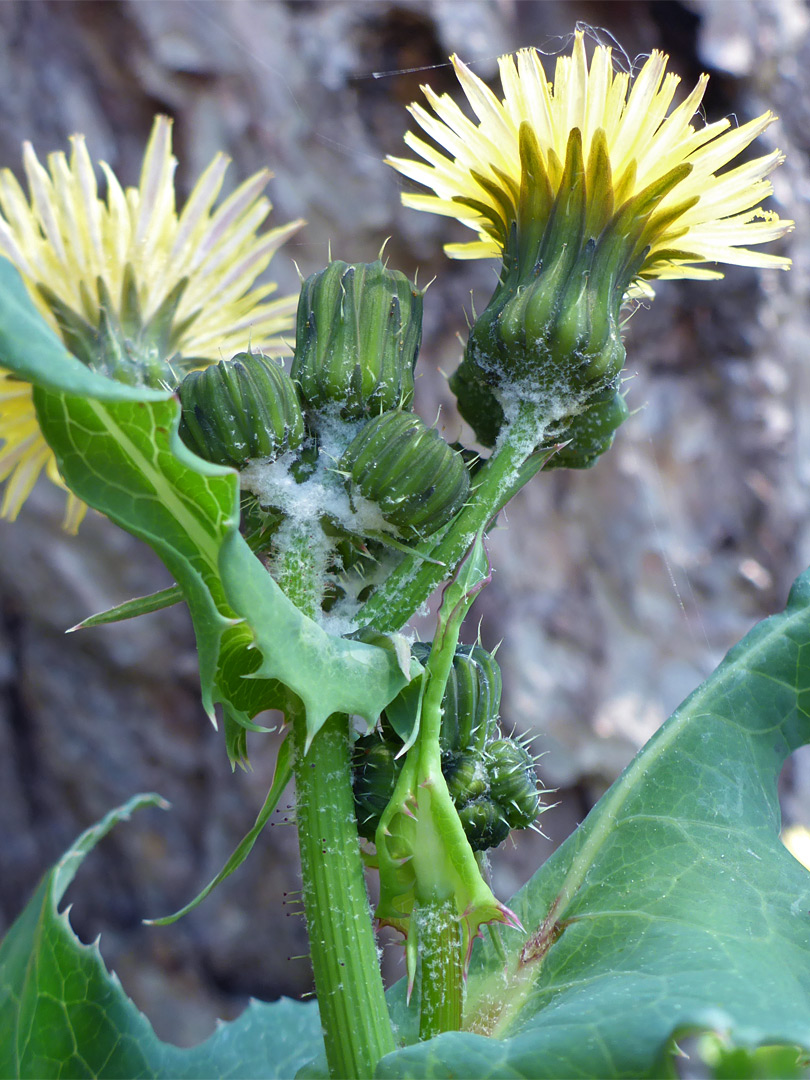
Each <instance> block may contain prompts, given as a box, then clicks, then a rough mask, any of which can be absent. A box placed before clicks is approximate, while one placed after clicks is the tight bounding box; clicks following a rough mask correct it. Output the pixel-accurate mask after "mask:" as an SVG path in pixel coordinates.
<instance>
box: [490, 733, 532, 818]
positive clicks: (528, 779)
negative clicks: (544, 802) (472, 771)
mask: <svg viewBox="0 0 810 1080" xmlns="http://www.w3.org/2000/svg"><path fill="white" fill-rule="evenodd" d="M486 749H487V773H488V774H489V790H490V797H491V798H492V799H493V801H494V802H496V803H497V804H498V806H499V807H500V808H501V812H502V814H503V817H504V818H505V820H506V821H507V822H508V825H509V827H510V828H512V829H526V828H528V827H529V825H531V824H532V822H533V821H534V819H535V818H536V817H537V814H538V812H539V810H540V791H539V785H538V782H537V773H536V772H535V771H534V760H533V759H532V756H531V754H530V753H529V752H528V750H526V748H525V747H523V746H521V745H520V743H518V742H515V740H514V739H493V741H492V742H491V743H489V745H488V746H487V748H486Z"/></svg>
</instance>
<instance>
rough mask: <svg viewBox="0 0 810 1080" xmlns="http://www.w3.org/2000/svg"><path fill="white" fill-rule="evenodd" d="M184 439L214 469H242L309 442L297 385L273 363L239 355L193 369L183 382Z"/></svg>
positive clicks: (252, 356) (244, 354) (261, 358)
mask: <svg viewBox="0 0 810 1080" xmlns="http://www.w3.org/2000/svg"><path fill="white" fill-rule="evenodd" d="M179 393H180V404H181V406H182V410H183V412H182V418H181V421H180V438H181V439H182V440H183V442H184V443H185V444H186V446H187V447H188V448H189V449H190V450H193V451H194V453H195V454H199V456H200V457H201V458H204V459H205V460H206V461H211V462H213V463H214V464H215V465H231V466H233V467H234V468H236V469H238V468H241V467H242V466H243V465H245V464H246V463H247V462H248V461H249V460H250V459H251V458H267V459H272V458H276V457H278V456H279V454H283V453H284V452H285V451H286V450H294V449H296V448H297V447H298V446H300V445H301V443H302V442H303V440H304V418H303V416H302V414H301V406H300V405H299V404H298V397H297V395H296V392H295V385H294V384H293V382H292V380H291V379H290V377H289V375H287V374H286V372H285V371H284V369H283V368H281V367H280V366H279V365H278V364H277V363H276V362H275V361H274V360H268V359H267V358H266V357H264V356H261V355H259V354H257V353H238V354H237V355H236V356H234V358H233V359H232V360H221V361H220V362H219V363H218V364H214V365H212V366H211V367H208V368H204V369H203V370H202V371H192V372H190V373H189V374H188V375H187V376H186V377H185V379H183V381H182V383H181V384H180V390H179Z"/></svg>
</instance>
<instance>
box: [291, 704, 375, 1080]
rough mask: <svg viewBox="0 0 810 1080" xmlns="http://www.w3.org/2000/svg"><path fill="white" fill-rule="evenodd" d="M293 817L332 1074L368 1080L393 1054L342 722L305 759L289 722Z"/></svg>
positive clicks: (300, 730) (331, 722)
mask: <svg viewBox="0 0 810 1080" xmlns="http://www.w3.org/2000/svg"><path fill="white" fill-rule="evenodd" d="M294 735H295V743H296V754H297V762H296V769H295V780H296V796H297V798H296V816H297V821H298V837H299V844H300V848H301V874H302V878H303V885H304V891H303V896H304V909H305V911H306V917H307V929H308V932H309V944H310V952H311V957H312V970H313V973H314V975H315V990H316V993H317V996H318V1007H319V1009H320V1013H321V1026H322V1028H323V1032H324V1042H325V1044H326V1058H327V1061H328V1063H329V1071H330V1074H331V1075H332V1076H333V1077H366V1076H371V1075H373V1073H374V1067H375V1066H376V1064H377V1062H378V1061H379V1060H380V1058H381V1057H383V1056H384V1055H385V1054H389V1053H391V1052H392V1051H393V1050H394V1049H395V1045H394V1037H393V1034H392V1031H391V1022H390V1019H389V1017H388V1007H387V1005H386V1001H385V994H384V991H383V984H382V978H381V976H380V968H379V961H378V959H377V946H376V941H375V938H374V930H373V927H372V924H371V914H370V911H369V902H368V896H367V894H366V885H365V880H364V878H363V867H362V861H361V859H360V848H359V844H358V840H357V826H356V824H355V817H354V798H353V795H352V789H351V780H350V770H349V730H348V719H347V717H345V716H341V715H340V714H335V715H333V716H331V717H330V718H329V719H328V720H327V722H326V723H325V724H324V726H323V727H322V728H321V730H320V731H319V732H318V734H317V735H316V736H315V738H314V739H313V741H312V746H311V747H310V749H309V753H308V754H307V755H306V757H304V756H303V747H304V742H305V740H306V722H305V718H304V717H303V716H300V717H296V718H295V720H294Z"/></svg>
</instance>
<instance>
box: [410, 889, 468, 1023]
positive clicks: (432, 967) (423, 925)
mask: <svg viewBox="0 0 810 1080" xmlns="http://www.w3.org/2000/svg"><path fill="white" fill-rule="evenodd" d="M416 920H417V930H418V934H419V955H420V957H421V963H422V995H421V1003H420V1012H419V1038H420V1039H432V1038H433V1036H434V1035H440V1034H441V1033H442V1032H443V1031H460V1030H461V1018H462V1008H463V999H464V957H463V956H462V931H461V924H460V923H459V921H458V916H457V915H456V912H455V910H454V908H453V904H452V903H451V902H445V903H441V902H437V903H434V904H423V905H420V907H419V909H418V911H417V913H416Z"/></svg>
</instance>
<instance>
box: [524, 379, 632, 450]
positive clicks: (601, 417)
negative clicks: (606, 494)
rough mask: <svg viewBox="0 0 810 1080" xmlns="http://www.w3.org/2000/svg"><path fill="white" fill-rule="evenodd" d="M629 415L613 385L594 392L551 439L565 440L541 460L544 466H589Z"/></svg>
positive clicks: (609, 444)
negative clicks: (559, 447)
mask: <svg viewBox="0 0 810 1080" xmlns="http://www.w3.org/2000/svg"><path fill="white" fill-rule="evenodd" d="M629 415H630V410H629V409H628V408H627V402H626V401H625V400H624V396H623V395H622V394H621V393H620V392H619V391H618V390H616V389H614V388H613V387H608V388H607V389H606V390H604V391H603V392H602V393H601V394H599V395H597V397H596V398H595V400H594V401H593V403H592V404H591V405H589V406H588V408H587V409H585V411H584V412H582V413H580V414H579V415H578V416H575V417H574V418H573V420H572V421H571V423H570V424H569V426H568V427H567V429H566V430H565V432H564V433H563V434H562V435H560V436H559V437H557V438H556V439H555V442H568V445H567V446H563V448H562V449H561V450H559V451H558V452H557V453H556V454H554V455H553V456H552V457H551V458H549V460H548V461H547V462H546V464H545V466H544V467H545V468H546V469H589V468H590V467H591V466H592V465H594V464H595V463H596V459H597V458H598V457H600V455H602V454H604V452H605V451H606V450H609V449H610V447H611V446H612V444H613V439H614V437H615V435H616V431H617V429H618V428H619V426H620V425H621V424H623V423H624V421H625V420H626V419H627V417H628V416H629Z"/></svg>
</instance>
